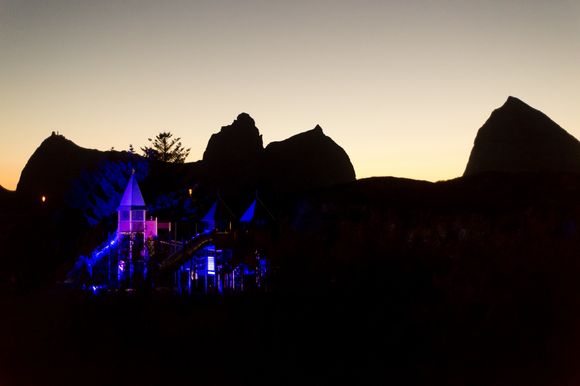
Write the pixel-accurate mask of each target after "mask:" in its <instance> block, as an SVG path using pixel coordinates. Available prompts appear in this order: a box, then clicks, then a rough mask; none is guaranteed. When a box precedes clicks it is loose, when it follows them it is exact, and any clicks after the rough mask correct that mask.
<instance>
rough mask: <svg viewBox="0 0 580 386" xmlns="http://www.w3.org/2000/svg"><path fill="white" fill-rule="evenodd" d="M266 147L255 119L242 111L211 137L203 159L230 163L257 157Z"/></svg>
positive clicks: (212, 162)
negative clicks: (229, 123)
mask: <svg viewBox="0 0 580 386" xmlns="http://www.w3.org/2000/svg"><path fill="white" fill-rule="evenodd" d="M263 149H264V146H263V144H262V136H261V135H260V131H259V130H258V128H257V127H256V124H255V122H254V119H252V117H251V116H250V115H249V114H247V113H241V114H240V115H238V117H237V118H236V119H235V120H234V121H233V122H232V124H231V125H229V126H222V128H221V130H220V132H219V133H216V134H213V135H212V136H211V138H210V139H209V142H208V144H207V148H206V149H205V152H204V153H203V160H204V161H206V162H207V163H209V164H214V165H224V166H226V165H228V164H231V163H236V162H243V161H247V160H249V159H255V158H256V157H257V156H258V154H259V153H260V152H261V151H262V150H263Z"/></svg>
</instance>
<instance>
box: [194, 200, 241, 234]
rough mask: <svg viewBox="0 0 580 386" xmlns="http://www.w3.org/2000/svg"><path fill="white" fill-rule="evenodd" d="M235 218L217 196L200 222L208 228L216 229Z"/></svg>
mask: <svg viewBox="0 0 580 386" xmlns="http://www.w3.org/2000/svg"><path fill="white" fill-rule="evenodd" d="M234 218H235V216H234V214H233V212H232V211H231V210H230V208H229V207H228V206H227V205H226V203H225V202H224V200H222V198H221V197H219V196H218V198H217V199H216V200H215V201H214V203H213V205H212V206H211V208H209V210H208V211H207V213H206V214H205V216H203V217H202V219H201V222H202V223H205V224H206V225H208V226H210V227H216V225H218V224H221V225H222V226H224V225H226V224H228V223H229V222H230V221H232V220H233V219H234Z"/></svg>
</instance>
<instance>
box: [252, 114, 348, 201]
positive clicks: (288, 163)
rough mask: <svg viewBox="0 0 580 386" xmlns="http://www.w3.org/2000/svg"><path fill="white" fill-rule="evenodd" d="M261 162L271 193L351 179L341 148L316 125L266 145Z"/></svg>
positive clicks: (265, 181)
mask: <svg viewBox="0 0 580 386" xmlns="http://www.w3.org/2000/svg"><path fill="white" fill-rule="evenodd" d="M262 162H263V163H262V170H263V176H262V178H263V181H264V183H265V184H266V185H268V186H270V187H272V188H274V189H275V190H282V191H293V190H298V188H300V189H302V190H306V189H313V188H318V187H324V186H330V185H334V184H338V183H345V182H351V181H354V180H355V172H354V168H353V166H352V163H351V162H350V159H349V157H348V155H347V154H346V152H345V151H344V149H343V148H341V147H340V146H338V145H337V144H336V143H335V142H334V141H333V140H332V139H331V138H330V137H328V136H326V135H325V134H324V132H323V131H322V128H321V127H320V126H318V125H317V126H316V127H315V128H314V129H312V130H309V131H306V132H304V133H301V134H297V135H295V136H293V137H290V138H288V139H286V140H284V141H280V142H272V143H270V144H269V145H268V146H266V149H265V152H264V157H263V161H262Z"/></svg>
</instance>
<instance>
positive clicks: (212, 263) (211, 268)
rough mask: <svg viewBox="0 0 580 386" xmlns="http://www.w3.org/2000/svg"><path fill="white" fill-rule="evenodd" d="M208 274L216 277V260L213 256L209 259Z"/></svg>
mask: <svg viewBox="0 0 580 386" xmlns="http://www.w3.org/2000/svg"><path fill="white" fill-rule="evenodd" d="M207 274H208V275H215V259H214V257H213V256H208V257H207Z"/></svg>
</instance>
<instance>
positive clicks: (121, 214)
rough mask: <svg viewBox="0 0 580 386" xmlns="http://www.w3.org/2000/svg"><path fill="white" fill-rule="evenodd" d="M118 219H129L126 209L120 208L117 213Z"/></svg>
mask: <svg viewBox="0 0 580 386" xmlns="http://www.w3.org/2000/svg"><path fill="white" fill-rule="evenodd" d="M119 219H120V220H121V221H129V219H130V216H129V211H128V210H122V211H121V213H119Z"/></svg>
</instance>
